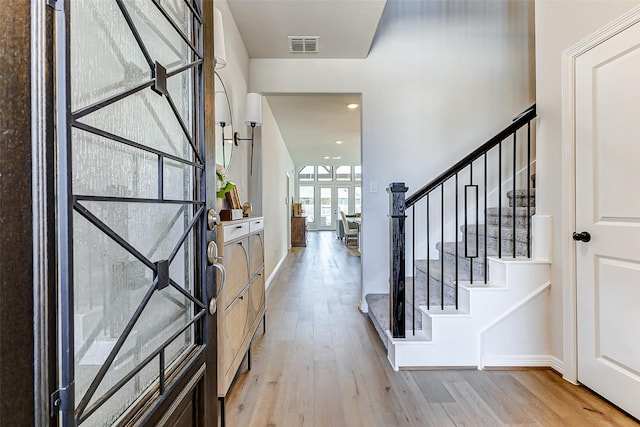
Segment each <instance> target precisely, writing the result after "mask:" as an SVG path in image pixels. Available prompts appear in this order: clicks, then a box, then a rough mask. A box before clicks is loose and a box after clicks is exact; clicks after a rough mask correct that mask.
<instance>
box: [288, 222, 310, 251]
mask: <svg viewBox="0 0 640 427" xmlns="http://www.w3.org/2000/svg"><path fill="white" fill-rule="evenodd" d="M291 246H307V218H306V217H304V216H292V217H291Z"/></svg>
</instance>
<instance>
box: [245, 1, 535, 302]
mask: <svg viewBox="0 0 640 427" xmlns="http://www.w3.org/2000/svg"><path fill="white" fill-rule="evenodd" d="M532 28H533V11H532V3H531V2H526V1H511V2H507V1H493V0H478V1H458V2H449V1H429V2H426V1H421V2H415V1H414V2H408V1H399V0H390V1H389V2H388V3H387V7H386V9H385V13H384V15H383V19H382V21H381V23H380V28H379V32H378V35H377V36H376V40H375V42H374V45H373V47H372V50H371V53H370V55H369V57H368V58H367V59H362V60H340V59H318V60H315V59H293V60H288V59H251V61H250V89H251V90H252V91H257V92H262V93H361V94H362V168H363V186H362V188H363V235H362V263H363V278H362V279H363V308H365V309H366V306H365V305H364V295H365V294H367V293H383V292H387V291H388V276H389V274H388V270H389V267H388V264H389V243H388V219H387V215H388V198H387V193H386V192H385V188H386V187H387V186H388V184H389V183H391V182H394V181H404V182H406V183H407V184H408V186H409V188H410V192H412V191H415V190H416V189H417V188H419V187H420V186H422V185H424V184H426V183H427V182H428V180H429V179H432V178H434V177H435V176H437V175H438V174H439V173H440V172H442V171H443V170H445V169H446V168H447V167H449V166H450V165H451V164H453V163H454V162H455V161H457V160H458V159H460V158H461V157H462V156H464V155H465V154H467V153H468V152H470V151H471V150H472V149H474V148H476V147H477V146H478V145H480V144H481V143H482V142H484V141H485V140H486V139H488V138H489V137H491V136H493V134H495V132H496V131H498V130H499V129H501V128H502V127H504V126H505V125H506V124H508V123H509V122H510V121H511V119H512V118H513V117H514V116H515V115H516V114H517V113H519V112H521V111H522V110H524V109H525V108H526V107H528V106H529V105H530V104H531V103H533V101H534V85H533V69H534V68H533V62H532V59H531V55H530V52H531V49H530V48H531V47H532V42H533V33H532ZM372 185H377V192H371V191H370V189H371V186H372Z"/></svg>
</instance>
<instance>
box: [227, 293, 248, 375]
mask: <svg viewBox="0 0 640 427" xmlns="http://www.w3.org/2000/svg"><path fill="white" fill-rule="evenodd" d="M222 317H223V318H222V319H221V322H222V333H223V334H224V345H223V347H224V350H223V351H224V358H223V363H222V372H223V374H224V376H225V377H226V376H227V374H229V369H231V368H232V364H233V359H234V358H235V357H236V355H237V354H238V351H240V347H241V345H242V341H243V340H244V337H245V334H246V332H247V328H248V327H249V325H248V320H249V288H246V289H245V290H244V291H243V292H242V293H241V294H240V295H239V296H238V298H236V299H235V301H234V302H233V303H232V304H231V305H230V306H229V307H228V308H227V309H226V310H225V311H224V316H222Z"/></svg>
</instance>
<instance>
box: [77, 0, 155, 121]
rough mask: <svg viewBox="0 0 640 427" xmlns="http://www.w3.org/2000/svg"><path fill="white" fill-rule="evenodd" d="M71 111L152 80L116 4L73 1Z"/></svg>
mask: <svg viewBox="0 0 640 427" xmlns="http://www.w3.org/2000/svg"><path fill="white" fill-rule="evenodd" d="M70 5H71V43H70V55H71V75H70V82H71V109H72V110H73V111H75V110H78V109H79V108H82V107H86V106H87V105H91V104H94V103H96V102H98V101H100V100H102V99H104V98H106V97H108V96H111V95H114V94H116V93H120V92H123V91H124V90H126V89H129V88H131V87H133V86H135V85H136V84H138V83H142V82H144V81H148V80H150V79H151V68H150V67H149V65H148V64H147V62H146V60H145V58H144V56H143V55H142V52H141V51H140V49H139V48H138V45H137V44H136V42H135V39H134V38H133V34H132V33H131V31H130V30H129V27H128V26H127V23H126V21H125V20H124V18H123V16H122V12H121V11H120V9H119V8H118V6H117V5H116V2H115V1H87V0H71V2H70Z"/></svg>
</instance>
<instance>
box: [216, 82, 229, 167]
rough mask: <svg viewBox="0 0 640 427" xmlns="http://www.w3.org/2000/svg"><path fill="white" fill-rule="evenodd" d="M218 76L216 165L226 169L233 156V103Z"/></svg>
mask: <svg viewBox="0 0 640 427" xmlns="http://www.w3.org/2000/svg"><path fill="white" fill-rule="evenodd" d="M215 75H216V84H215V89H216V163H217V164H219V165H222V167H224V168H225V169H226V168H228V167H229V164H230V163H231V155H232V154H233V123H232V121H231V103H230V102H229V94H228V93H227V90H226V88H225V87H224V83H223V82H222V79H221V78H220V75H218V73H217V72H216V73H215Z"/></svg>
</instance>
